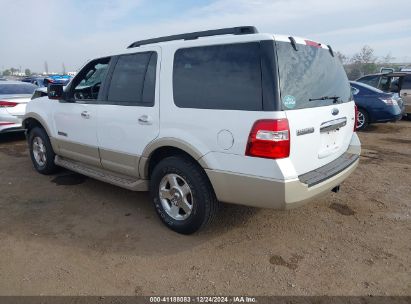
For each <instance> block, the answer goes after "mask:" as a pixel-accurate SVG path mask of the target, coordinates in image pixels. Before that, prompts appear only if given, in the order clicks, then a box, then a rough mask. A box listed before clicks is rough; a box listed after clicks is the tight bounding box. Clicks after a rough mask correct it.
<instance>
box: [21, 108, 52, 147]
mask: <svg viewBox="0 0 411 304" xmlns="http://www.w3.org/2000/svg"><path fill="white" fill-rule="evenodd" d="M22 126H23V128H24V129H26V132H27V134H28V133H29V132H30V130H31V129H33V128H35V127H40V128H42V129H43V130H44V131H46V133H47V136H48V137H49V139H50V142H51V146H52V147H53V150H54V151H57V150H58V145H57V143H56V142H55V140H54V139H53V137H52V135H51V134H52V133H51V132H50V129H49V127H48V126H47V124H46V122H45V121H44V119H43V118H41V116H40V115H38V114H36V113H27V114H26V115H25V117H24V120H23V122H22Z"/></svg>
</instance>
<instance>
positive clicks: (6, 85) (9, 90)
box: [0, 81, 37, 133]
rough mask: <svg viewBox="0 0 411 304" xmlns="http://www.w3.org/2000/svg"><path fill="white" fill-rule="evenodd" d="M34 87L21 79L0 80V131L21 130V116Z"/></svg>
mask: <svg viewBox="0 0 411 304" xmlns="http://www.w3.org/2000/svg"><path fill="white" fill-rule="evenodd" d="M36 88H37V86H35V85H34V84H31V83H25V82H21V81H1V82H0V133H3V132H11V131H22V130H23V128H22V126H21V121H22V117H23V116H24V114H25V112H26V105H27V103H28V102H29V101H30V98H31V96H32V94H33V92H34V90H35V89H36Z"/></svg>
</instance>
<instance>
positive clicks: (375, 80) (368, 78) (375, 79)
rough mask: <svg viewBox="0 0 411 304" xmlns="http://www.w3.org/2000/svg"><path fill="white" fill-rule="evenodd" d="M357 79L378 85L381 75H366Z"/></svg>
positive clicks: (371, 84) (374, 85)
mask: <svg viewBox="0 0 411 304" xmlns="http://www.w3.org/2000/svg"><path fill="white" fill-rule="evenodd" d="M357 81H359V82H362V83H365V84H368V85H370V86H372V87H375V88H376V87H378V82H379V81H380V76H379V75H371V76H364V77H361V78H360V79H358V80H357Z"/></svg>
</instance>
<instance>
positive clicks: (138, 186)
mask: <svg viewBox="0 0 411 304" xmlns="http://www.w3.org/2000/svg"><path fill="white" fill-rule="evenodd" d="M54 163H55V164H56V165H57V166H60V167H64V168H66V169H69V170H71V171H74V172H77V173H80V174H83V175H86V176H89V177H91V178H94V179H98V180H100V181H102V182H106V183H109V184H112V185H115V186H119V187H122V188H125V189H128V190H131V191H148V181H147V180H143V179H139V178H137V177H131V176H126V175H121V174H117V173H113V172H111V171H108V170H105V169H102V168H96V167H93V166H89V165H85V164H83V163H81V162H78V161H75V160H71V159H68V158H65V157H62V156H59V155H56V158H55V159H54Z"/></svg>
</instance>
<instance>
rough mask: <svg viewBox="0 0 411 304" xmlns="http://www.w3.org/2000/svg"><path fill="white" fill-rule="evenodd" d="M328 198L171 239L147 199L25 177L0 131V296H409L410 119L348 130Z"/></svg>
mask: <svg viewBox="0 0 411 304" xmlns="http://www.w3.org/2000/svg"><path fill="white" fill-rule="evenodd" d="M359 136H360V138H361V141H362V144H363V155H362V157H361V162H360V165H359V167H358V169H357V170H356V171H355V173H354V174H353V175H352V177H350V178H349V179H348V180H347V181H345V182H344V183H343V184H342V187H341V191H340V193H338V194H334V193H330V194H328V195H327V196H326V197H324V198H321V199H318V200H316V201H314V202H311V203H309V204H307V205H305V206H303V207H301V208H299V209H294V210H289V211H275V210H263V209H254V208H247V207H241V206H234V205H227V206H224V208H223V210H222V212H221V213H220V216H219V217H218V220H217V222H216V223H214V224H213V225H212V226H211V227H209V228H208V229H206V230H204V231H202V232H200V233H197V234H194V235H191V236H182V235H178V234H176V233H174V232H172V231H170V230H168V229H167V228H166V227H164V226H163V225H162V224H161V222H160V221H159V220H158V219H157V216H156V214H155V211H154V208H153V207H152V204H151V202H150V201H149V197H148V194H147V193H134V192H131V191H127V190H123V189H120V188H117V187H115V186H111V185H108V184H104V183H102V182H99V181H96V180H93V179H90V178H86V177H84V176H81V175H78V174H74V173H71V172H69V171H62V172H60V173H59V174H57V175H54V176H42V175H40V174H38V173H36V172H35V171H34V169H33V167H32V165H31V162H30V160H29V157H28V153H27V149H26V143H25V141H24V136H22V135H21V134H20V135H19V134H14V135H0V295H152V294H162V295H199V294H201V295H220V294H223V295H411V217H410V212H411V121H401V122H399V123H396V124H381V125H375V126H373V127H371V128H370V130H369V131H367V132H362V133H360V134H359Z"/></svg>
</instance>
